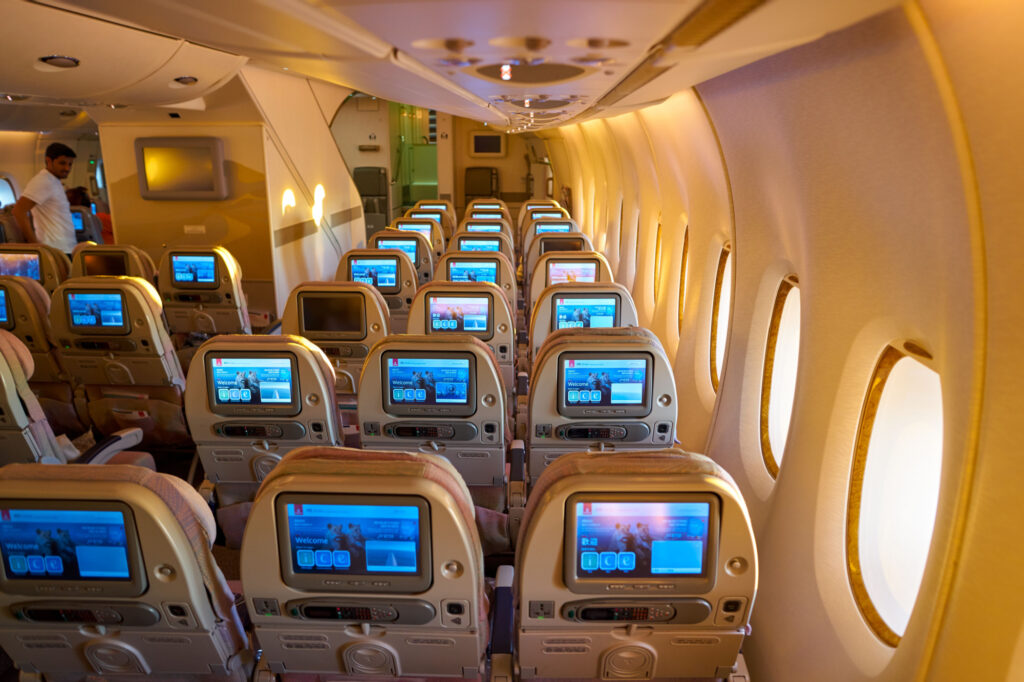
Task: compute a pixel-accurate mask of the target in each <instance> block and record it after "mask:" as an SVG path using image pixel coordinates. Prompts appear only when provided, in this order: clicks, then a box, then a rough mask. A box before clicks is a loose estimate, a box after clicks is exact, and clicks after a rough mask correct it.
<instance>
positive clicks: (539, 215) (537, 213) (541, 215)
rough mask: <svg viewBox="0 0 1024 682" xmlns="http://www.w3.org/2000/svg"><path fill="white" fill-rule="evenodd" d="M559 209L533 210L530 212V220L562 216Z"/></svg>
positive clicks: (556, 218)
mask: <svg viewBox="0 0 1024 682" xmlns="http://www.w3.org/2000/svg"><path fill="white" fill-rule="evenodd" d="M564 217H565V216H564V215H562V212H561V211H533V212H532V213H530V220H544V219H545V218H554V219H555V220H558V219H559V218H564Z"/></svg>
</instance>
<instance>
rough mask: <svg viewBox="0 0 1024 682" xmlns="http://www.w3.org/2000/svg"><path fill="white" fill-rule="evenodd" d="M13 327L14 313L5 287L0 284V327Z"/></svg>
mask: <svg viewBox="0 0 1024 682" xmlns="http://www.w3.org/2000/svg"><path fill="white" fill-rule="evenodd" d="M13 328H14V313H12V312H11V302H10V301H9V300H8V298H7V288H6V287H2V286H0V329H13Z"/></svg>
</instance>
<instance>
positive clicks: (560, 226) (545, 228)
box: [535, 223, 572, 234]
mask: <svg viewBox="0 0 1024 682" xmlns="http://www.w3.org/2000/svg"><path fill="white" fill-rule="evenodd" d="M535 229H536V232H537V234H551V233H555V232H572V225H570V224H569V223H544V224H543V225H537V226H536V228H535Z"/></svg>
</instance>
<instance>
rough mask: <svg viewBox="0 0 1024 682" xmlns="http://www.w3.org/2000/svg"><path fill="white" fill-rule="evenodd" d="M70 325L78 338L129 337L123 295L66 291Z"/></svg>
mask: <svg viewBox="0 0 1024 682" xmlns="http://www.w3.org/2000/svg"><path fill="white" fill-rule="evenodd" d="M64 301H65V303H66V305H67V309H68V324H69V325H70V327H71V329H72V331H75V332H77V333H79V334H127V333H128V332H129V331H131V327H130V325H129V323H128V314H127V312H128V311H127V310H126V305H125V300H124V294H122V293H121V292H120V291H96V290H93V289H90V290H88V291H83V290H77V291H76V290H74V289H65V290H64Z"/></svg>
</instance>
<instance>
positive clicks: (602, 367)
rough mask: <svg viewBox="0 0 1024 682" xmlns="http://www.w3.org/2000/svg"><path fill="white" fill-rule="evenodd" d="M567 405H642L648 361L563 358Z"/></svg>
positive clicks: (563, 387)
mask: <svg viewBox="0 0 1024 682" xmlns="http://www.w3.org/2000/svg"><path fill="white" fill-rule="evenodd" d="M562 363H563V368H562V369H563V373H562V377H563V382H564V384H563V386H562V389H563V392H562V395H564V396H565V404H566V406H568V407H580V406H587V405H593V406H609V405H643V404H644V390H645V386H646V382H647V361H646V360H644V359H643V358H621V359H620V358H615V359H610V358H594V359H586V358H571V359H563V360H562Z"/></svg>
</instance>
